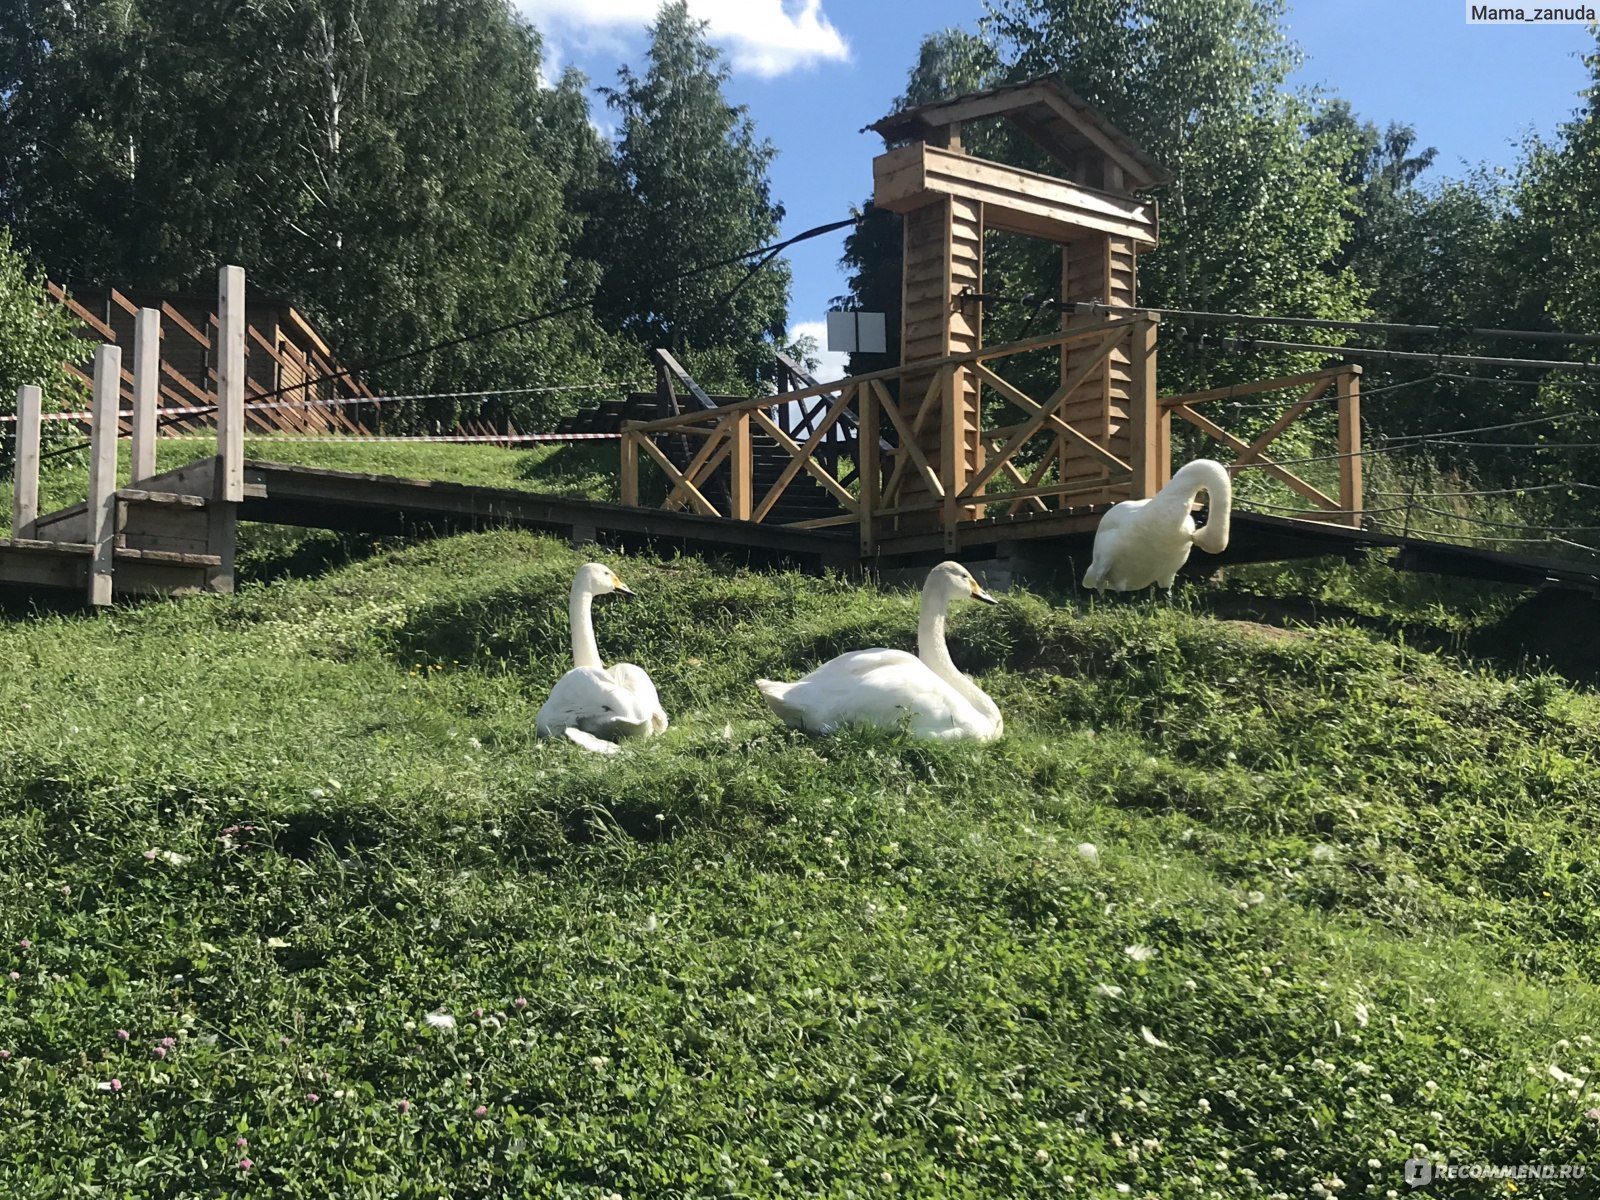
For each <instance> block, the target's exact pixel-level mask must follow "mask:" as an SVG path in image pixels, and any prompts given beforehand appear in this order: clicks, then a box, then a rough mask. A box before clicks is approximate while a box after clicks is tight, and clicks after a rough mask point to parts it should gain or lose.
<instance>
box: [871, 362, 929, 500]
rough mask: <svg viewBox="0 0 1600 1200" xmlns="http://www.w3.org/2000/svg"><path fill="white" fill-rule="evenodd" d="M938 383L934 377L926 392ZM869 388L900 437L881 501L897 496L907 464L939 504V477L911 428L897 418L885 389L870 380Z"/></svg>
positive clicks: (892, 401) (897, 414)
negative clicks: (936, 498) (875, 393)
mask: <svg viewBox="0 0 1600 1200" xmlns="http://www.w3.org/2000/svg"><path fill="white" fill-rule="evenodd" d="M939 383H940V377H939V376H937V375H935V376H934V379H933V383H932V384H931V385H930V390H931V389H932V388H937V387H938V385H939ZM871 386H872V387H873V388H875V389H876V390H877V393H878V402H879V404H880V405H881V407H882V409H883V411H884V412H885V413H887V414H888V416H889V423H890V424H892V425H893V426H894V427H895V429H896V430H897V431H898V432H899V434H900V444H899V445H898V446H897V447H895V449H896V450H897V451H898V453H897V454H896V455H895V458H896V460H897V461H896V462H895V464H894V470H893V471H891V472H890V473H889V485H888V486H887V487H886V488H884V489H883V498H884V499H885V500H889V501H893V500H895V499H897V498H898V496H899V492H900V487H899V486H898V485H899V481H900V479H901V477H902V476H903V475H904V474H905V472H906V469H907V468H906V463H907V462H908V461H909V462H911V463H913V464H915V466H916V469H917V470H919V471H921V472H922V479H923V482H924V483H926V484H927V485H928V490H929V491H931V492H932V493H933V494H934V495H935V496H936V497H938V498H939V499H940V500H943V499H944V484H943V483H941V482H940V481H939V473H938V472H937V471H935V470H934V469H933V467H932V466H931V465H930V464H929V462H928V457H927V455H925V454H923V452H922V447H921V446H919V445H917V435H916V432H915V431H914V429H913V427H912V426H910V425H908V424H907V423H906V420H905V418H904V417H903V416H901V415H900V411H899V409H897V408H896V407H895V403H894V400H893V398H892V397H891V396H890V395H889V389H888V388H886V387H884V386H883V384H881V383H879V382H878V381H877V380H873V381H872V384H871ZM926 402H927V401H926V397H924V404H926ZM908 456H909V457H908Z"/></svg>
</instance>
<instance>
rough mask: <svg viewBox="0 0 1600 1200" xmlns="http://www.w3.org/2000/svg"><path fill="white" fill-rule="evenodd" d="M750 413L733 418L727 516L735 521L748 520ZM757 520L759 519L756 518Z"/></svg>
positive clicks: (736, 415)
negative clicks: (728, 509) (728, 510)
mask: <svg viewBox="0 0 1600 1200" xmlns="http://www.w3.org/2000/svg"><path fill="white" fill-rule="evenodd" d="M750 416H751V414H750V413H737V414H735V416H734V418H733V429H732V431H731V436H732V439H733V440H732V443H731V445H730V447H729V454H728V473H729V476H730V478H729V481H728V483H729V486H728V506H729V508H730V509H731V510H732V511H730V512H729V513H728V516H730V517H731V518H733V519H734V520H735V521H748V520H749V519H750V506H751V500H752V495H751V494H752V492H753V491H754V490H755V482H754V480H752V479H751V477H750V476H751V472H752V470H753V469H754V465H755V464H754V461H753V460H752V458H751V456H750ZM758 519H759V518H758Z"/></svg>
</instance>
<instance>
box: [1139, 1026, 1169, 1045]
mask: <svg viewBox="0 0 1600 1200" xmlns="http://www.w3.org/2000/svg"><path fill="white" fill-rule="evenodd" d="M1139 1036H1140V1037H1142V1038H1143V1039H1144V1040H1145V1044H1146V1045H1150V1046H1154V1047H1155V1048H1156V1049H1157V1050H1170V1049H1172V1047H1171V1046H1169V1045H1167V1043H1166V1042H1163V1041H1162V1040H1161V1039H1160V1038H1158V1037H1157V1036H1156V1035H1155V1034H1153V1033H1151V1032H1150V1026H1148V1025H1141V1026H1139Z"/></svg>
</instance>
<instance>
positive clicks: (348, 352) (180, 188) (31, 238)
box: [0, 0, 638, 423]
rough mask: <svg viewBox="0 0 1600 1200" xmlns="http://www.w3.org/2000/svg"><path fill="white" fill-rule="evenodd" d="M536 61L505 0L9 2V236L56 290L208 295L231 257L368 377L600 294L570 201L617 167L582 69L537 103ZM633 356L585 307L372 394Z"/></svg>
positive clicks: (4, 213) (620, 371)
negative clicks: (597, 126)
mask: <svg viewBox="0 0 1600 1200" xmlns="http://www.w3.org/2000/svg"><path fill="white" fill-rule="evenodd" d="M539 61H540V46H539V40H538V37H537V35H536V34H535V33H534V32H533V30H532V29H531V28H530V27H528V26H527V25H526V24H525V23H523V22H522V21H521V20H520V19H518V18H516V17H515V16H514V15H513V14H512V12H511V9H510V7H509V6H508V5H507V3H506V2H505V0H451V2H450V3H446V4H433V3H424V2H422V0H355V2H354V3H337V4H335V3H328V2H325V0H284V2H283V3H272V4H265V5H244V6H239V5H224V4H220V3H216V2H214V0H209V2H206V3H200V4H194V3H190V0H134V2H132V3H121V2H117V3H111V2H108V0H89V2H88V3H86V4H83V5H72V6H68V5H64V4H38V5H23V6H8V7H7V8H6V10H5V12H4V14H0V220H4V221H9V222H10V223H11V224H12V225H14V226H15V228H16V229H17V230H18V233H19V237H20V238H21V239H22V240H23V241H25V242H26V243H27V244H28V245H29V247H30V248H31V249H32V251H33V252H34V254H35V255H36V256H37V257H38V258H39V260H40V262H41V263H42V264H43V266H44V267H45V268H46V269H47V270H48V271H49V272H50V273H51V274H52V275H53V276H55V277H57V278H66V279H71V280H89V281H93V282H97V283H115V284H119V285H124V286H142V287H151V288H158V289H180V288H190V289H206V288H209V286H210V282H209V281H210V280H211V278H213V277H214V271H215V265H216V263H217V262H218V261H234V262H239V263H242V264H243V265H244V266H245V267H246V269H247V270H248V271H249V273H250V276H251V281H252V285H253V286H254V287H255V288H256V289H258V290H259V291H262V292H265V293H268V294H277V295H283V296H287V297H290V298H292V299H294V300H295V301H296V302H297V303H300V304H302V305H303V306H304V307H305V308H306V309H307V310H308V311H309V312H310V313H311V315H312V316H313V317H314V318H315V319H316V320H317V322H318V324H319V326H320V327H321V328H322V329H324V330H325V331H327V332H328V333H329V334H330V336H331V337H332V339H333V341H334V343H335V345H336V347H337V349H338V351H339V353H340V355H341V357H342V358H343V359H344V360H345V362H346V363H347V364H350V365H352V366H356V367H360V366H363V365H365V364H369V363H373V362H376V361H380V360H383V359H387V358H390V357H392V356H394V355H397V354H402V353H406V352H408V351H411V350H414V349H416V348H417V347H419V346H421V345H425V344H431V343H436V342H442V341H445V340H448V339H450V338H452V337H455V336H458V335H462V334H467V333H472V332H476V331H478V330H481V329H483V328H486V327H488V326H493V325H498V324H501V323H504V322H506V321H509V320H512V319H515V318H518V317H522V316H526V315H529V314H532V313H535V312H539V311H543V310H547V309H549V308H553V307H556V306H558V304H559V303H561V302H563V301H567V300H570V299H572V298H573V297H574V296H577V297H578V298H582V296H583V295H584V294H585V293H586V292H587V291H588V290H589V289H591V288H592V287H593V286H594V282H595V277H596V269H595V267H594V265H593V264H592V263H588V262H586V261H584V260H582V259H580V258H578V257H577V256H576V255H575V254H574V250H573V247H574V244H575V242H576V240H577V237H578V235H579V233H580V231H581V226H582V222H583V209H582V208H581V207H578V206H575V205H572V204H570V203H569V200H570V198H571V197H572V196H575V195H578V194H580V193H582V192H584V191H585V190H586V189H587V188H588V187H590V186H591V185H592V181H593V178H594V176H595V174H596V172H597V170H598V163H599V159H600V157H601V155H602V153H603V151H602V147H601V146H600V144H599V141H598V139H597V138H596V136H595V135H594V133H593V131H592V130H591V129H590V127H589V125H588V122H587V111H586V105H585V102H584V98H583V93H582V88H583V81H582V78H581V76H578V75H576V74H572V73H569V74H568V75H567V76H565V77H563V79H562V80H561V82H560V84H559V85H558V86H556V87H555V88H553V89H544V88H541V86H540V84H539V78H538V71H539ZM7 84H9V85H10V86H7ZM637 361H638V360H637V357H630V356H628V355H627V354H626V353H624V352H623V351H622V350H620V349H619V348H618V347H617V346H616V345H615V343H614V341H613V339H611V338H610V337H609V336H607V335H605V334H604V333H602V332H601V331H600V330H599V329H598V328H597V327H596V326H595V325H594V323H593V322H592V321H591V320H589V319H588V318H587V316H586V314H582V313H579V314H574V315H572V316H569V317H567V318H564V319H561V320H558V321H550V322H544V323H540V324H536V325H532V326H526V327H521V328H518V329H516V330H513V331H510V332H507V333H504V334H501V335H499V336H497V337H495V338H493V339H487V340H481V341H474V342H470V343H468V344H464V345H461V346H458V347H456V348H454V349H451V350H449V351H447V352H444V353H440V354H434V355H429V356H426V357H421V358H414V359H409V360H407V361H406V362H403V363H398V364H394V365H392V366H389V367H385V368H382V369H374V370H372V371H371V372H369V378H370V379H371V380H372V381H373V382H376V383H382V384H385V385H387V386H390V388H391V390H405V389H409V388H413V387H414V388H416V389H418V390H436V389H437V388H441V387H448V388H457V389H463V390H476V389H480V388H487V387H495V386H514V385H527V384H530V383H559V382H564V381H569V380H593V379H595V378H596V377H611V378H618V377H624V378H625V377H627V375H628V374H629V373H631V372H634V371H637V370H638V366H637ZM554 412H555V405H554V404H553V403H545V402H542V401H541V402H538V403H537V404H536V403H535V402H532V401H529V402H524V403H523V404H522V405H520V406H519V407H518V408H517V410H516V411H515V412H514V415H515V416H516V417H517V418H518V419H519V420H521V421H523V422H525V423H531V421H532V420H535V419H548V418H550V417H552V416H553V415H554ZM432 415H434V416H439V415H443V416H445V417H447V418H448V417H449V416H451V415H453V414H432ZM495 415H500V414H495Z"/></svg>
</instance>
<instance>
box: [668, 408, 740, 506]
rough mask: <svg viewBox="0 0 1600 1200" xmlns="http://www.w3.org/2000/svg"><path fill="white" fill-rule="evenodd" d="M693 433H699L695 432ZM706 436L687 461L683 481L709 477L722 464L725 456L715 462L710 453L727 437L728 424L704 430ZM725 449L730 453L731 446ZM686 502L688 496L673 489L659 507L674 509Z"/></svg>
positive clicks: (722, 423) (680, 489)
mask: <svg viewBox="0 0 1600 1200" xmlns="http://www.w3.org/2000/svg"><path fill="white" fill-rule="evenodd" d="M694 432H699V431H698V430H696V431H694ZM706 434H707V437H706V440H705V442H704V443H703V444H702V445H701V447H700V449H699V450H698V451H697V452H696V453H695V456H694V457H693V458H691V459H690V460H689V465H688V466H687V467H685V468H684V469H683V476H684V478H685V479H697V478H703V477H704V476H709V475H710V474H711V472H713V471H715V470H716V469H717V466H718V465H719V464H720V463H721V462H722V459H723V458H724V457H726V456H725V455H722V454H719V455H717V457H716V460H715V461H712V460H711V456H712V453H713V452H714V451H715V450H716V448H717V447H718V446H719V445H722V443H723V441H724V439H725V438H726V437H727V435H728V423H727V422H726V421H718V422H717V423H716V425H715V426H713V427H712V428H711V429H708V430H706ZM727 449H728V451H729V452H730V453H731V452H732V447H731V446H730V447H728V448H727ZM702 471H703V472H704V476H702V474H701V473H702ZM688 500H689V497H688V494H687V493H686V492H684V490H683V488H682V487H675V488H673V489H672V490H671V491H669V492H668V493H667V498H666V500H665V501H664V502H663V503H662V505H661V507H662V508H676V507H677V506H678V504H679V503H680V502H681V503H688Z"/></svg>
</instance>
